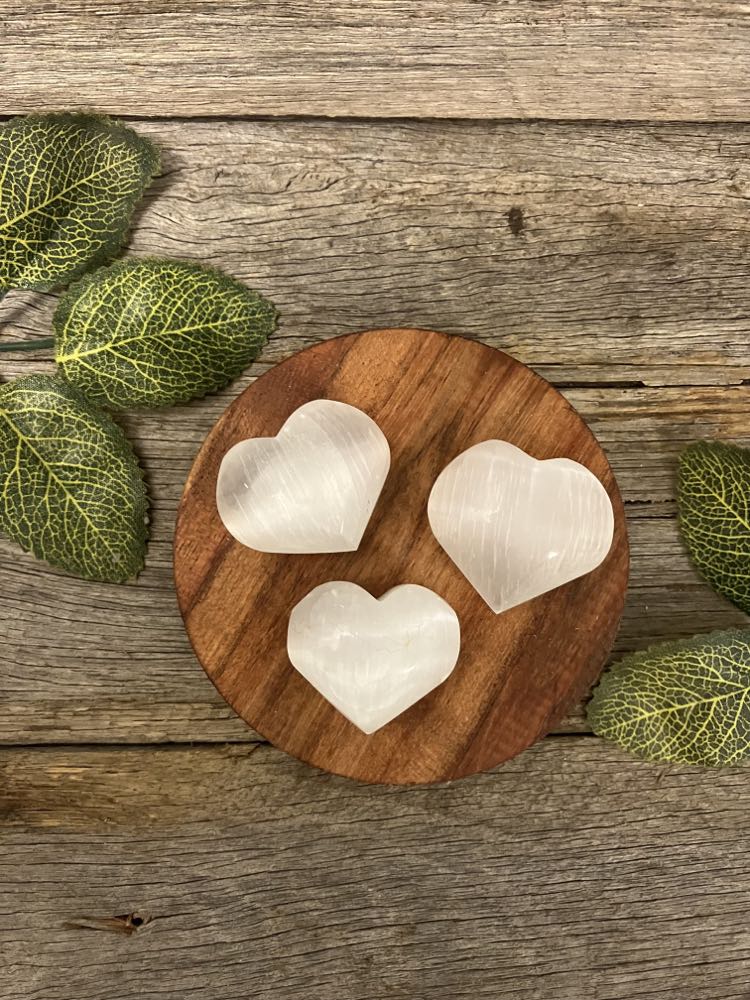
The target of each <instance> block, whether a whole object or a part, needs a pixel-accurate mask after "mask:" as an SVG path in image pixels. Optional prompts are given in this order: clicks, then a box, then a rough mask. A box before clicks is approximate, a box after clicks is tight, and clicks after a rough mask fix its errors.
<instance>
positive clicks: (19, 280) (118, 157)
mask: <svg viewBox="0 0 750 1000" xmlns="http://www.w3.org/2000/svg"><path fill="white" fill-rule="evenodd" d="M158 169H159V154H158V153H157V151H156V149H155V148H154V147H153V146H152V144H151V143H150V142H149V141H148V140H146V139H144V138H143V137H141V136H138V135H136V133H135V132H133V131H132V129H129V128H126V126H125V125H122V124H121V123H119V122H115V121H112V120H110V119H109V118H102V117H96V116H93V115H79V114H49V115H30V116H29V117H27V118H16V119H13V120H12V121H10V122H8V123H7V124H4V125H0V291H2V290H7V289H9V288H36V289H40V290H48V289H51V288H56V287H58V286H59V285H63V284H67V283H68V282H69V281H72V280H73V279H74V278H77V277H79V276H80V275H81V274H83V273H84V272H85V271H86V270H87V269H89V268H91V267H94V266H96V265H98V264H102V263H104V262H105V261H107V260H109V259H110V258H111V257H112V256H113V255H114V254H115V253H116V252H117V250H119V248H120V247H121V246H122V243H123V240H124V239H125V234H126V232H127V227H128V222H129V220H130V216H131V214H132V211H133V208H134V207H135V205H136V202H137V201H138V199H139V198H140V197H141V195H142V194H143V191H144V190H145V188H146V187H147V185H148V184H149V182H150V181H151V178H152V177H153V175H154V174H155V173H156V172H157V171H158Z"/></svg>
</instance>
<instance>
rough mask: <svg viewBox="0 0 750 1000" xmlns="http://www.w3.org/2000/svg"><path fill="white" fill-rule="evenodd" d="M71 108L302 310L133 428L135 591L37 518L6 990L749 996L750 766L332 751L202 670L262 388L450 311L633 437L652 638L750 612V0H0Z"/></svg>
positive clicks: (14, 86)
mask: <svg viewBox="0 0 750 1000" xmlns="http://www.w3.org/2000/svg"><path fill="white" fill-rule="evenodd" d="M63 107H64V108H70V107H86V108H96V109H99V110H102V111H108V112H111V113H113V114H117V115H120V116H123V117H125V118H126V119H128V120H129V121H131V122H133V124H135V125H136V127H137V128H139V129H141V130H142V131H143V132H144V133H145V134H147V135H149V136H151V137H152V138H153V139H154V140H155V141H156V142H158V143H159V145H160V146H161V147H162V149H163V150H164V160H165V169H164V174H163V176H162V177H161V178H160V179H159V180H158V181H157V182H156V183H155V185H154V187H153V189H152V190H151V193H150V194H149V196H148V198H147V201H146V204H145V206H144V208H143V209H142V210H141V211H140V213H139V216H138V219H137V224H136V227H135V230H134V232H133V235H132V239H131V244H130V250H131V251H132V252H133V253H134V254H144V253H159V254H169V255H173V256H180V257H186V258H191V259H196V260H203V261H208V262H209V263H213V264H217V265H219V266H222V267H224V268H226V269H228V270H229V271H231V272H232V273H234V274H235V275H236V276H237V277H239V278H242V279H244V280H246V281H248V282H249V283H250V284H252V285H254V286H256V287H258V288H259V289H261V290H262V291H263V292H265V293H266V294H267V295H269V296H270V297H271V298H272V299H273V300H274V301H275V302H276V303H277V304H278V306H279V308H280V309H281V311H282V314H283V318H282V324H281V329H280V330H279V332H278V334H277V335H276V336H275V337H274V339H273V342H272V343H271V344H270V345H269V347H268V349H267V350H266V351H265V352H264V354H263V357H262V360H261V362H260V363H259V364H257V365H256V366H255V368H254V369H253V370H252V371H251V372H249V373H248V375H247V377H246V378H244V379H241V380H239V381H238V382H237V383H235V385H233V386H232V388H231V389H230V390H228V391H226V392H224V393H223V394H221V395H220V396H216V397H213V398H211V399H209V400H207V401H204V402H199V403H195V404H193V405H190V406H185V407H181V408H179V409H175V410H170V411H165V412H159V413H148V412H141V413H131V414H129V415H127V417H126V418H125V420H124V423H125V424H126V426H127V429H128V431H129V432H130V433H131V434H132V435H133V437H134V439H135V441H136V443H137V447H138V450H139V453H140V455H141V456H142V458H143V462H144V464H145V466H146V469H147V473H148V479H149V483H150V487H151V490H152V495H153V502H154V518H153V541H152V543H151V547H150V552H149V560H148V569H147V571H146V572H145V573H144V574H143V576H142V578H141V579H140V580H139V582H138V584H137V585H136V586H129V587H124V586H123V587H118V586H108V587H100V586H97V585H94V584H90V583H84V582H82V581H77V580H74V579H72V578H68V577H66V576H64V575H63V574H61V573H58V572H56V571H54V570H50V569H48V568H47V567H45V566H43V565H42V564H40V563H37V562H35V561H34V560H32V559H31V558H29V557H25V556H23V555H21V554H19V553H18V551H17V550H16V549H15V547H14V546H13V545H11V544H10V543H7V542H5V541H2V542H0V595H1V596H0V601H1V608H0V610H1V612H2V613H1V614H0V742H1V743H2V747H0V1000H19V998H20V1000H105V998H106V1000H131V998H132V1000H136V998H137V1000H162V998H167V997H174V998H175V1000H183V998H186V997H191V998H193V997H194V998H200V1000H203V998H205V1000H216V998H221V1000H247V998H250V997H252V998H253V1000H303V998H304V1000H331V998H332V997H336V998H337V1000H381V998H383V1000H385V998H409V1000H422V998H424V1000H427V998H430V1000H432V998H436V997H439V998H440V1000H443V998H450V1000H462V998H469V997H472V998H473V997H487V998H493V1000H494V998H509V1000H546V998H548V997H549V998H552V997H554V998H555V1000H633V998H638V997H644V998H646V997H647V998H649V1000H668V998H669V1000H671V998H675V1000H678V998H679V1000H748V998H750V982H749V980H750V929H748V915H749V913H750V900H749V898H748V889H749V888H750V857H748V851H747V846H746V845H747V829H748V815H750V786H749V785H748V781H747V770H746V769H743V768H739V769H735V770H731V771H726V772H721V773H711V772H704V771H700V770H690V769H685V768H675V767H660V766H656V765H649V764H644V763H641V762H638V761H635V760H633V759H631V758H629V757H627V756H626V755H625V754H624V753H622V752H620V751H618V750H616V749H614V748H612V747H609V746H607V745H605V744H603V743H602V742H600V741H599V740H597V739H596V738H594V737H592V736H591V735H590V734H587V733H586V726H585V721H584V715H583V711H582V709H579V710H577V711H575V712H574V713H572V714H571V715H570V717H569V718H568V719H567V720H566V721H565V723H564V724H563V726H562V727H561V730H560V732H559V733H558V734H556V735H553V736H550V737H549V738H547V739H546V740H545V741H543V743H542V744H541V745H539V746H537V747H536V748H534V749H533V750H531V751H529V752H528V753H526V754H524V755H523V756H522V757H520V758H518V759H517V760H516V761H514V762H512V763H511V764H509V765H506V766H505V767H503V768H500V769H499V770H497V771H496V772H495V773H492V774H488V775H483V776H479V777H476V778H471V779H467V780H465V781H462V782H458V783H456V784H454V785H451V786H441V787H432V788H426V789H419V790H409V789H387V788H370V787H366V786H358V785H356V784H355V783H353V782H349V781H346V780H342V779H337V778H333V777H330V776H327V775H324V774H320V773H318V772H315V771H313V770H312V769H309V768H307V767H305V766H304V765H301V764H299V763H296V762H294V761H292V760H290V759H288V758H286V757H284V756H283V755H282V754H280V753H278V752H277V751H275V750H274V749H273V748H272V747H269V746H267V745H265V744H263V743H262V742H261V741H260V740H259V739H258V738H257V737H256V735H255V734H254V733H252V732H251V731H249V730H248V729H246V728H245V726H244V725H243V724H242V723H241V722H240V721H239V720H237V719H236V718H234V717H233V715H232V713H231V711H230V710H229V709H228V708H227V706H226V705H225V704H224V703H223V702H222V701H221V700H220V698H219V697H218V695H216V694H215V692H214V690H213V688H212V687H211V685H210V683H209V681H208V680H207V679H206V677H205V675H204V674H203V671H202V670H201V669H200V667H199V666H198V664H197V663H196V661H195V659H194V657H193V656H192V654H191V652H190V649H189V646H188V642H187V639H186V638H185V635H184V632H183V629H182V625H181V622H180V618H179V615H178V612H177V607H176V602H175V597H174V593H173V589H172V582H171V535H172V530H173V522H174V513H175V509H176V505H177V501H178V498H179V494H180V491H181V487H182V483H183V481H184V479H185V476H186V474H187V471H188V468H189V466H190V463H191V460H192V458H193V456H194V454H195V452H196V450H197V448H198V445H199V443H200V442H201V440H202V439H203V437H204V435H205V434H206V432H207V431H208V430H209V428H210V427H211V426H212V424H213V422H214V421H215V419H216V418H217V416H218V415H219V413H221V411H222V410H223V408H224V407H225V406H226V404H227V402H228V401H229V400H230V399H232V398H234V396H235V395H236V394H237V393H238V392H239V391H240V390H241V389H242V388H243V387H244V386H245V385H247V383H248V380H249V379H251V378H253V377H254V376H255V375H257V374H258V373H260V372H261V371H263V370H265V369H266V368H267V367H268V366H269V365H272V364H274V363H276V362H277V361H279V360H280V359H282V358H285V357H288V356H289V355H290V354H291V353H293V352H295V351H297V350H298V349H299V348H300V347H303V346H305V345H307V344H310V343H313V342H315V341H317V340H319V339H321V338H324V337H329V336H332V335H335V334H340V333H344V332H349V331H352V330H356V329H365V328H368V327H380V326H425V327H434V328H437V329H442V330H446V331H447V332H454V333H462V334H464V335H466V336H470V337H475V338H477V339H480V340H482V341H483V342H485V343H489V344H493V345H495V346H498V347H502V348H503V349H505V350H508V351H509V352H511V353H512V354H514V355H515V356H516V357H517V358H519V359H520V360H521V361H524V362H527V363H528V364H531V365H532V366H533V367H535V368H536V370H537V371H539V372H540V373H541V374H543V375H544V376H545V377H547V378H549V379H551V380H552V381H553V382H554V383H555V384H556V385H557V386H558V387H559V388H561V389H562V390H563V391H564V393H565V394H566V395H567V396H568V398H569V399H570V400H571V401H572V402H573V403H574V405H575V406H576V407H577V408H578V409H579V410H580V411H581V413H582V414H583V416H584V417H585V418H586V419H587V420H588V421H589V423H590V425H591V427H592V429H593V430H594V431H595V433H596V434H597V435H598V437H599V440H600V441H601V443H602V444H603V446H604V447H605V449H606V451H607V453H608V456H609V458H610V461H611V462H612V465H613V467H614V469H615V472H616V474H617V476H618V479H619V482H620V486H621V489H622V492H623V496H624V499H625V501H626V506H627V510H628V517H629V528H630V537H631V544H632V551H633V569H632V585H631V589H630V594H629V599H628V606H627V610H626V614H625V618H624V623H623V628H622V631H621V633H620V636H619V639H618V642H617V650H618V651H619V652H622V651H624V650H629V649H634V648H638V647H642V646H644V645H645V644H647V643H649V642H651V641H653V640H656V639H660V638H667V637H674V636H681V635H687V634H689V633H691V632H693V631H696V630H707V629H709V628H717V627H723V626H728V625H734V624H740V625H741V624H744V623H745V618H744V616H743V615H742V614H741V613H740V612H738V611H736V610H733V609H732V608H731V607H729V606H728V605H726V604H725V603H724V602H723V601H721V600H720V599H719V598H718V597H716V596H714V595H713V594H712V593H711V592H710V591H709V590H708V588H707V587H706V586H704V585H703V584H702V583H701V582H700V581H699V580H698V579H697V577H696V576H695V574H694V573H693V571H692V570H691V568H690V566H689V564H688V562H687V559H686V557H685V555H684V553H683V551H682V549H681V547H680V544H679V539H678V535H677V530H676V524H675V504H674V483H673V471H674V462H675V456H676V455H677V453H678V452H679V450H680V448H681V447H682V446H683V445H684V444H685V443H686V442H688V441H691V440H693V439H695V438H698V437H719V438H722V439H727V440H734V441H738V442H740V443H745V444H747V443H750V348H749V347H748V341H749V340H750V280H749V277H750V205H749V204H748V199H749V198H750V166H749V165H748V151H749V150H750V126H748V124H745V122H746V121H750V5H748V4H746V3H739V2H721V0H679V2H678V0H661V2H646V0H607V2H595V0H591V2H584V0H580V2H575V0H570V2H563V0H545V2H542V0H536V2H533V0H525V2H524V0H509V2H490V0H474V2H471V0H422V2H398V3H394V2H390V0H367V2H354V0H352V2H349V3H336V2H326V3H325V4H324V3H318V2H317V0H315V2H311V3H307V4H297V3H292V2H289V0H275V2H270V0H266V2H260V0H256V2H249V0H234V2H233V3H231V4H230V3H224V2H220V0H213V2H208V0H192V2H182V3H158V4H155V3H147V2H145V0H143V2H140V3H138V2H132V0H109V2H102V3H96V4H93V3H90V2H86V0H66V2H65V3H63V4H51V3H46V2H31V3H23V4H21V3H13V2H11V3H3V4H1V5H0V113H2V114H4V115H11V114H17V113H24V112H28V111H31V110H38V109H42V108H45V109H46V108H63ZM54 302H55V297H54V296H52V295H33V294H21V293H14V294H12V295H11V296H9V297H8V298H6V300H5V301H4V302H3V304H2V307H0V322H2V324H3V331H2V335H3V336H4V337H8V338H10V337H12V336H29V337H31V336H39V335H42V336H44V335H46V334H47V333H48V331H49V320H50V316H51V313H52V310H53V308H54ZM45 367H48V365H47V364H46V363H45V362H44V361H43V360H42V359H40V358H37V357H36V356H34V355H28V354H27V355H20V354H19V355H16V356H12V355H5V356H4V358H3V361H2V363H1V364H0V377H2V378H7V377H10V376H12V375H14V374H17V373H24V372H29V371H33V370H39V369H44V368H45Z"/></svg>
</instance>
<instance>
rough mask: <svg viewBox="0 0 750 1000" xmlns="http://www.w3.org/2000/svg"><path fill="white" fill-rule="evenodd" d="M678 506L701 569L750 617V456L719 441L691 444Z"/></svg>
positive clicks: (680, 478) (683, 457) (680, 480)
mask: <svg viewBox="0 0 750 1000" xmlns="http://www.w3.org/2000/svg"><path fill="white" fill-rule="evenodd" d="M677 503H678V509H679V514H680V528H681V530H682V536H683V538H684V539H685V544H686V545H687V548H688V552H689V553H690V557H691V558H692V560H693V562H694V563H695V565H696V566H697V568H698V569H699V570H700V572H701V573H702V574H703V576H705V578H706V579H707V580H708V582H709V583H710V584H711V586H712V587H713V588H714V590H716V591H718V593H720V594H723V596H724V597H728V598H729V600H730V601H732V603H733V604H736V605H737V607H738V608H741V609H742V610H743V611H747V612H750V451H748V450H747V449H745V448H737V447H735V446H734V445H730V444H722V443H720V442H718V441H701V442H699V443H697V444H693V445H690V446H689V447H688V448H686V449H685V451H683V453H682V455H681V456H680V464H679V475H678V486H677Z"/></svg>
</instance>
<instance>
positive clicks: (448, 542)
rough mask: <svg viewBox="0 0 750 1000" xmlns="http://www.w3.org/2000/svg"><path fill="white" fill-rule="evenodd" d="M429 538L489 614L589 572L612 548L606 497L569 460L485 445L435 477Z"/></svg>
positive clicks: (499, 443) (611, 518)
mask: <svg viewBox="0 0 750 1000" xmlns="http://www.w3.org/2000/svg"><path fill="white" fill-rule="evenodd" d="M427 512H428V517H429V520H430V526H431V527H432V531H433V533H434V535H435V537H436V538H437V540H438V541H439V542H440V544H441V545H442V546H443V548H444V549H445V551H446V552H447V553H448V555H449V556H450V557H451V559H452V560H453V561H454V562H455V564H456V565H457V566H458V568H459V569H460V570H461V572H462V573H463V574H464V576H466V577H467V579H468V580H469V582H470V583H471V584H472V586H474V587H475V588H476V590H477V591H478V592H479V593H480V594H481V596H482V597H483V598H484V600H485V601H486V602H487V603H488V604H489V606H490V607H491V608H492V610H493V611H495V612H500V611H505V610H507V609H508V608H512V607H514V606H515V605H516V604H521V603H523V602H524V601H528V600H530V599H531V598H533V597H537V596H538V595H539V594H544V593H545V592H546V591H548V590H552V589H553V588H554V587H559V586H561V585H562V584H564V583H568V582H569V581H570V580H575V579H576V578H577V577H579V576H583V575H584V574H585V573H589V572H591V570H592V569H595V568H596V567H597V566H598V565H599V564H600V563H601V562H602V561H603V559H604V558H605V556H606V555H607V553H608V552H609V549H610V546H611V544H612V534H613V531H614V515H613V513H612V504H611V502H610V499H609V496H608V495H607V491H606V490H605V489H604V487H603V486H602V484H601V483H600V482H599V480H598V479H597V478H596V476H595V475H594V474H593V473H592V472H589V470H588V469H587V468H585V467H584V466H583V465H580V464H579V463H578V462H574V461H572V460H571V459H569V458H551V459H547V460H546V461H537V459H535V458H532V457H531V455H527V454H526V452H525V451H522V450H521V449H520V448H516V447H515V446H514V445H512V444H509V443H508V442H507V441H483V442H482V443H481V444H477V445H474V447H473V448H469V449H468V450H467V451H465V452H463V453H462V454H461V455H459V456H458V457H457V458H455V459H454V460H453V461H452V462H451V463H450V464H449V465H448V466H446V468H445V469H444V470H443V471H442V472H441V473H440V475H439V476H438V478H437V480H436V482H435V485H434V486H433V488H432V492H431V494H430V499H429V503H428V510H427Z"/></svg>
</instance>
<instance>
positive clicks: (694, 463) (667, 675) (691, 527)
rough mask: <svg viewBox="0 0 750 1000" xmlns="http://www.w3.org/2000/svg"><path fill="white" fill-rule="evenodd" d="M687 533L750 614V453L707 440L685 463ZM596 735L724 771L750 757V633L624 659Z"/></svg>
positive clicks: (682, 504) (600, 701)
mask: <svg viewBox="0 0 750 1000" xmlns="http://www.w3.org/2000/svg"><path fill="white" fill-rule="evenodd" d="M677 502H678V510H679V523H680V530H681V534H682V537H683V540H684V542H685V545H686V547H687V550H688V553H689V555H690V557H691V559H692V561H693V563H694V564H695V566H696V568H697V569H698V570H699V572H700V573H702V574H703V576H704V577H705V579H706V580H707V581H708V583H710V584H711V586H712V587H713V588H714V590H716V591H717V592H718V593H719V594H721V595H722V596H723V597H725V598H727V599H728V600H730V601H731V602H732V603H733V604H735V605H736V606H737V607H738V608H740V609H741V610H742V611H744V612H746V613H748V612H750V451H748V450H747V449H745V448H738V447H736V446H735V445H731V444H724V443H721V442H718V441H699V442H697V443H695V444H692V445H690V446H689V447H687V448H686V449H685V450H684V451H683V453H682V455H681V456H680V460H679V467H678V480H677ZM588 718H589V722H590V724H591V727H592V729H593V730H594V732H595V733H598V734H599V735H600V736H603V737H605V738H607V739H610V740H613V741H614V742H615V743H618V744H619V745H620V746H622V747H625V749H627V750H630V751H631V752H633V753H635V754H637V755H638V756H640V757H644V758H646V759H647V760H657V761H665V762H670V763H679V764H701V765H704V766H711V767H720V766H723V765H726V764H733V763H736V762H737V761H740V760H742V759H744V758H746V757H747V756H749V755H750V629H748V630H746V631H745V630H740V629H731V630H728V631H724V632H712V633H710V634H708V635H697V636H694V637H692V638H689V639H683V640H681V641H679V642H671V643H662V644H660V645H657V646H654V647H652V648H651V649H648V650H645V651H642V652H637V653H633V654H631V655H629V656H626V657H625V658H624V659H622V660H620V661H619V662H618V663H615V664H614V665H613V666H612V667H611V668H610V669H609V670H608V671H607V672H606V673H605V674H604V676H603V677H602V680H601V681H600V683H599V685H598V687H597V688H596V690H595V691H594V695H593V698H592V700H591V702H590V704H589V708H588Z"/></svg>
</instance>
